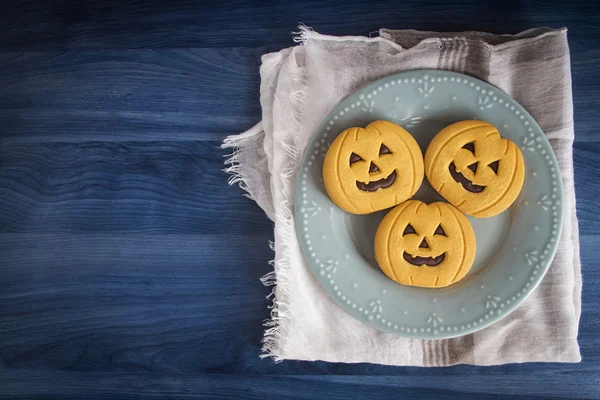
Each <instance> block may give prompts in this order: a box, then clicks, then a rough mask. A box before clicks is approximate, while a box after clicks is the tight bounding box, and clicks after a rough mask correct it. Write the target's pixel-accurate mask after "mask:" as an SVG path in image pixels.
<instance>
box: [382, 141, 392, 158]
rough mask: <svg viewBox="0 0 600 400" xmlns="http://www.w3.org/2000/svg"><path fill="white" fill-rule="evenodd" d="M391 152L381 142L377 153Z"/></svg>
mask: <svg viewBox="0 0 600 400" xmlns="http://www.w3.org/2000/svg"><path fill="white" fill-rule="evenodd" d="M391 153H392V151H391V150H390V149H388V148H387V146H386V145H385V144H383V143H381V147H380V148H379V155H382V154H391Z"/></svg>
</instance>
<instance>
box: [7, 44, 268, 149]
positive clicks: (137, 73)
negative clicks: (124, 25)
mask: <svg viewBox="0 0 600 400" xmlns="http://www.w3.org/2000/svg"><path fill="white" fill-rule="evenodd" d="M265 51H266V50H265V48H264V47H258V48H253V49H244V48H241V49H240V48H224V49H177V50H161V49H158V50H122V51H110V50H87V51H83V50H82V51H63V52H44V53H13V52H8V53H0V65H2V69H1V70H0V125H1V126H2V127H3V129H2V130H1V131H0V142H3V143H7V142H31V141H38V142H39V141H54V140H57V138H60V140H61V141H115V140H129V141H132V140H133V141H152V140H215V139H217V140H222V139H223V137H224V136H226V135H229V134H232V133H237V132H241V131H244V130H246V129H248V128H249V127H251V126H252V125H254V124H255V123H257V122H258V121H259V120H260V104H259V102H258V91H259V84H260V77H259V74H258V68H259V63H260V56H261V55H262V54H263V53H264V52H265ZM67 88H68V89H67ZM217 110H218V112H216V111H217Z"/></svg>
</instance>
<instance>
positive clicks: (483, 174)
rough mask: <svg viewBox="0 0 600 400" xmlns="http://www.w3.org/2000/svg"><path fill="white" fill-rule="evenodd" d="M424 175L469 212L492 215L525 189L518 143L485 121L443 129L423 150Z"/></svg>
mask: <svg viewBox="0 0 600 400" xmlns="http://www.w3.org/2000/svg"><path fill="white" fill-rule="evenodd" d="M425 175H426V176H427V179H428V180H429V182H430V183H431V185H432V186H433V188H434V189H435V190H437V192H438V193H439V194H441V195H442V196H443V197H444V198H445V199H446V200H448V201H449V202H450V203H452V204H453V205H454V206H456V208H458V209H459V210H460V211H462V212H464V213H465V214H469V215H472V216H474V217H478V218H482V217H491V216H494V215H496V214H500V213H501V212H502V211H504V210H506V209H507V208H508V207H509V206H510V205H511V204H512V203H513V202H514V201H515V200H516V198H517V196H518V195H519V193H520V192H521V187H522V186H523V181H524V179H525V163H524V161H523V155H522V154H521V150H519V147H518V146H517V145H516V144H514V143H513V142H511V141H510V140H508V139H503V138H502V137H500V133H499V132H498V130H497V129H496V128H495V127H494V126H493V125H492V124H489V123H487V122H484V121H460V122H457V123H454V124H452V125H450V126H447V127H446V128H444V129H442V130H441V131H440V132H439V133H438V134H437V135H436V136H435V137H434V138H433V140H432V141H431V143H430V144H429V147H428V148H427V152H426V153H425Z"/></svg>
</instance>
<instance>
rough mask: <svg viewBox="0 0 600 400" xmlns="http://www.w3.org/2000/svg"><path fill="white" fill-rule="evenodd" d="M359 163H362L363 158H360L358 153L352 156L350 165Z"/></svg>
mask: <svg viewBox="0 0 600 400" xmlns="http://www.w3.org/2000/svg"><path fill="white" fill-rule="evenodd" d="M358 161H362V157H361V156H359V155H358V154H356V153H352V154H350V165H352V164H354V163H355V162H358Z"/></svg>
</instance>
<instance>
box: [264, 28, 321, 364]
mask: <svg viewBox="0 0 600 400" xmlns="http://www.w3.org/2000/svg"><path fill="white" fill-rule="evenodd" d="M310 32H312V30H311V29H310V28H308V27H306V26H304V25H302V26H300V33H299V34H298V36H296V38H295V39H294V41H296V42H297V43H302V44H304V43H305V42H306V38H307V35H309V33H310ZM288 62H290V63H296V62H297V60H296V58H295V57H294V56H292V57H290V58H288ZM290 70H291V71H294V72H292V73H291V74H290V76H291V78H292V80H293V81H295V83H297V85H298V86H297V87H298V89H297V90H295V91H293V92H292V93H290V95H289V99H290V102H291V104H293V106H294V112H293V113H291V115H290V118H289V119H287V120H286V121H289V123H288V124H287V125H286V127H285V128H286V130H287V132H285V134H284V135H285V136H284V139H283V140H282V141H281V145H282V147H283V149H284V151H285V152H286V153H287V155H288V157H289V159H290V161H289V162H288V163H287V164H286V165H285V166H284V168H283V169H282V170H281V172H280V176H281V177H282V178H283V179H281V182H282V191H281V192H282V194H283V199H282V201H281V206H280V210H281V213H277V214H276V221H277V223H276V226H277V227H278V228H277V229H278V230H279V232H278V234H277V235H276V236H277V237H278V238H280V239H279V240H280V243H277V244H278V247H279V248H280V249H281V252H280V253H279V254H277V255H276V256H277V266H276V268H275V270H274V271H272V272H270V273H268V274H267V275H265V276H264V277H263V278H262V282H263V284H264V285H265V286H274V288H273V290H272V292H271V294H270V295H269V296H273V305H272V306H271V319H270V320H268V321H266V322H265V324H264V325H265V327H267V328H268V329H267V330H266V331H265V336H264V338H263V348H262V351H263V354H261V356H260V357H261V358H267V357H271V358H273V360H274V361H275V362H280V361H283V360H284V359H285V354H287V350H286V347H285V340H283V338H284V337H287V336H288V329H289V326H290V323H291V316H290V314H289V313H288V312H287V309H288V304H289V299H290V298H291V287H292V285H291V284H290V282H289V280H290V273H289V272H290V269H291V268H292V264H293V260H294V257H293V248H294V246H297V243H296V228H295V225H294V212H293V210H294V190H295V189H294V184H293V182H295V179H293V178H294V176H295V174H296V173H297V172H298V164H299V162H300V158H301V156H302V151H301V150H300V146H299V143H298V139H299V138H300V137H301V135H300V128H301V126H302V121H301V119H302V115H303V112H302V108H303V107H304V99H305V96H306V88H307V83H308V75H307V74H306V73H305V72H304V71H305V70H304V69H303V70H302V71H303V72H297V71H298V69H297V68H291V69H290ZM273 249H274V247H273ZM273 266H274V267H275V263H273ZM275 271H276V272H275Z"/></svg>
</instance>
